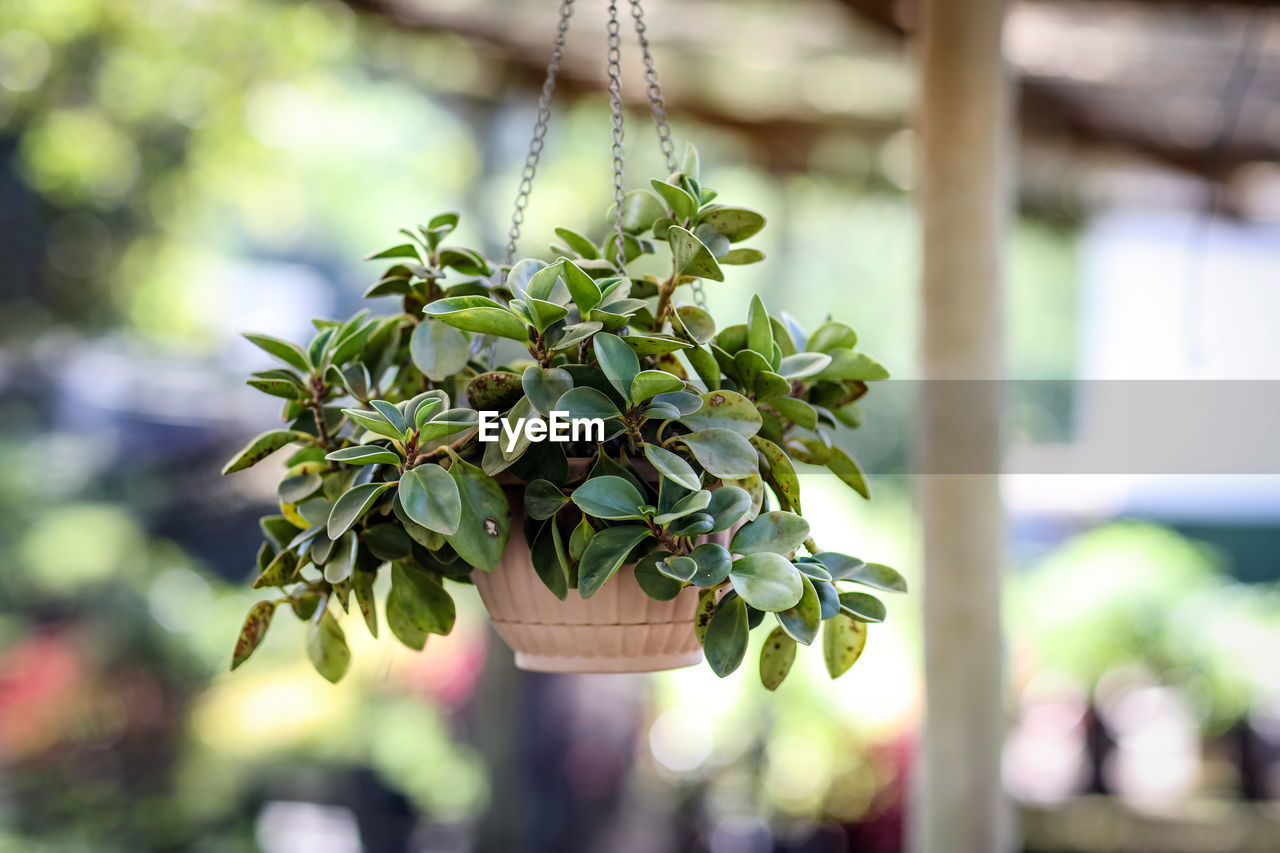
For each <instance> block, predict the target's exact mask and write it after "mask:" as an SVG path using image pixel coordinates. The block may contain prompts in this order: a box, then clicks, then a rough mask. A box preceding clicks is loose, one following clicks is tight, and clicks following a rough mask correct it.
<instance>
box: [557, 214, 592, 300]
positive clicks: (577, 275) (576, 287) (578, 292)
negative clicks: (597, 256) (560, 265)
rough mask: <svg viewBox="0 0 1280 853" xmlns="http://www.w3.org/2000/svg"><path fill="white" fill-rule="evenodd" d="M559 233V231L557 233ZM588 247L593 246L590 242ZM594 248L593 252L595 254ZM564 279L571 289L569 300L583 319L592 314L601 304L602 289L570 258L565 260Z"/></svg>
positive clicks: (566, 285)
mask: <svg viewBox="0 0 1280 853" xmlns="http://www.w3.org/2000/svg"><path fill="white" fill-rule="evenodd" d="M557 233H559V231H557ZM587 245H591V244H590V242H588V243H587ZM594 251H595V249H594V247H593V248H592V252H594ZM562 275H563V278H564V284H565V287H567V288H568V289H569V298H571V299H572V300H573V304H574V305H577V306H578V310H579V311H580V312H581V313H582V316H583V317H586V316H587V314H589V313H590V312H591V309H592V308H595V307H596V306H597V305H599V304H600V299H601V293H600V287H599V285H597V284H596V283H595V281H594V280H593V279H592V278H591V276H589V275H587V274H586V273H585V272H583V271H582V269H581V268H580V267H579V266H578V265H577V264H575V263H574V262H573V261H571V260H569V259H568V258H565V259H564V270H563V273H562Z"/></svg>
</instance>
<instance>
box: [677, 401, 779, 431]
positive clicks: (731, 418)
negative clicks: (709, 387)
mask: <svg viewBox="0 0 1280 853" xmlns="http://www.w3.org/2000/svg"><path fill="white" fill-rule="evenodd" d="M700 396H701V397H702V407H701V408H699V409H698V410H697V411H696V412H693V413H691V414H688V415H685V416H683V417H682V418H680V423H682V424H684V425H685V426H687V427H688V428H689V429H691V430H694V431H695V432H696V431H698V430H705V429H729V430H733V431H734V432H736V433H739V434H740V435H743V436H746V437H747V438H750V437H751V436H753V435H755V434H756V433H757V432H759V431H760V425H761V423H763V420H762V419H761V417H760V411H759V410H758V409H757V408H756V404H755V403H753V402H751V401H750V400H748V399H747V398H746V397H744V396H742V395H741V394H739V393H738V392H737V391H707V392H706V393H704V394H701V395H700Z"/></svg>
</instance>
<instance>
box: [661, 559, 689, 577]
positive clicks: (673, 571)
mask: <svg viewBox="0 0 1280 853" xmlns="http://www.w3.org/2000/svg"><path fill="white" fill-rule="evenodd" d="M657 569H658V571H659V572H661V573H662V574H664V575H666V576H667V577H669V578H671V579H672V580H677V581H687V580H689V579H690V578H692V577H693V576H694V574H695V573H697V571H698V564H697V563H695V562H694V561H693V559H692V558H690V557H667V558H666V559H665V560H661V561H660V562H659V563H658V564H657Z"/></svg>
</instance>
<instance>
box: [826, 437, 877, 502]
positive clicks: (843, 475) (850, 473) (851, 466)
mask: <svg viewBox="0 0 1280 853" xmlns="http://www.w3.org/2000/svg"><path fill="white" fill-rule="evenodd" d="M826 466H827V470H828V471H830V472H831V473H832V474H835V475H836V476H837V477H839V478H840V480H841V482H843V483H844V484H845V485H846V486H848V487H849V488H851V489H853V490H854V491H855V492H857V493H858V494H860V495H862V496H863V497H864V498H866V499H867V500H871V487H870V486H868V485H867V478H866V477H864V476H863V475H862V469H861V468H859V467H858V463H857V462H854V461H853V458H852V457H850V456H849V454H847V453H845V452H844V451H843V450H841V449H840V448H839V447H835V446H834V445H833V446H832V447H830V448H828V450H827V459H826Z"/></svg>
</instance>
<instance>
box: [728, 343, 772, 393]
mask: <svg viewBox="0 0 1280 853" xmlns="http://www.w3.org/2000/svg"><path fill="white" fill-rule="evenodd" d="M772 367H773V366H772V365H771V364H769V360H768V359H767V358H765V357H764V356H763V355H761V354H760V353H758V352H756V351H755V350H753V349H740V350H738V351H737V352H736V353H735V354H734V356H733V369H732V370H731V371H726V372H728V373H736V374H737V376H738V378H739V379H741V380H742V382H741V384H742V386H743V387H744V388H752V389H753V390H754V385H755V381H756V376H757V375H759V374H761V373H769V372H771V371H772Z"/></svg>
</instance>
